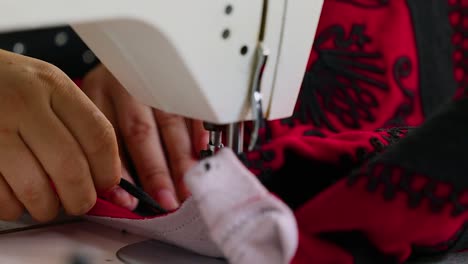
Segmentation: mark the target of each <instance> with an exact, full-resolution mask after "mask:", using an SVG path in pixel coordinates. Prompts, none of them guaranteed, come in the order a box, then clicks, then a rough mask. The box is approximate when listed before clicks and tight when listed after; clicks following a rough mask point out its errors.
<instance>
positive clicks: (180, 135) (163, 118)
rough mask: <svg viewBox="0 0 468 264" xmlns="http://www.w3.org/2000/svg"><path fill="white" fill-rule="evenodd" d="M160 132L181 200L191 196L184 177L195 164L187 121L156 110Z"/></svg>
mask: <svg viewBox="0 0 468 264" xmlns="http://www.w3.org/2000/svg"><path fill="white" fill-rule="evenodd" d="M154 115H155V117H156V122H157V124H158V128H159V131H160V133H161V135H162V138H163V140H164V145H165V146H166V150H167V153H168V156H169V164H170V169H171V175H172V178H173V181H174V183H175V185H176V190H177V192H178V196H179V199H181V200H185V199H186V198H187V197H188V196H189V194H190V193H189V191H188V189H187V188H186V186H185V184H184V181H183V176H184V174H185V173H186V172H187V171H188V170H189V169H190V168H191V167H192V166H193V165H194V164H195V162H196V161H195V159H194V157H193V148H192V143H191V140H190V135H189V131H188V129H187V126H186V124H185V120H184V118H183V117H181V116H177V115H173V114H169V113H166V112H163V111H160V110H154Z"/></svg>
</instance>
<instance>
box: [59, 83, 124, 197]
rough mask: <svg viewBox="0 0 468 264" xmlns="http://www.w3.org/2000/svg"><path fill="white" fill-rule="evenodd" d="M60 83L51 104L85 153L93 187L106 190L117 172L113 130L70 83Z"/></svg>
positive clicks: (115, 181)
mask: <svg viewBox="0 0 468 264" xmlns="http://www.w3.org/2000/svg"><path fill="white" fill-rule="evenodd" d="M63 86H64V87H61V89H59V88H56V89H55V90H54V92H53V94H52V97H51V107H52V109H53V111H54V112H55V114H56V115H57V117H58V118H59V119H60V120H61V121H62V123H63V124H64V125H65V126H66V127H67V128H68V130H69V131H70V132H71V133H72V135H73V137H74V138H75V139H76V140H77V142H78V143H79V145H80V147H81V149H82V150H83V152H84V154H85V155H86V158H87V160H88V163H89V166H90V170H91V173H92V176H93V180H94V183H95V187H96V188H97V189H98V190H99V191H104V190H109V189H111V188H113V187H114V186H116V185H117V184H118V182H119V179H120V176H121V175H120V159H119V151H118V145H117V138H116V135H115V130H114V128H113V127H112V124H111V123H110V122H109V121H108V119H107V118H106V117H105V116H104V114H103V113H102V112H101V111H99V109H98V108H97V107H96V106H95V105H94V104H93V103H92V102H91V100H89V98H88V97H87V96H86V95H85V94H84V93H83V92H82V91H81V90H80V89H79V88H78V87H76V86H75V85H74V83H72V82H71V81H70V82H66V83H65V84H63Z"/></svg>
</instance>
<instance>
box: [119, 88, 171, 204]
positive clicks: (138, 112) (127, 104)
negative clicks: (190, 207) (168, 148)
mask: <svg viewBox="0 0 468 264" xmlns="http://www.w3.org/2000/svg"><path fill="white" fill-rule="evenodd" d="M114 104H115V106H116V108H115V109H116V112H117V119H118V123H119V127H120V129H121V132H122V136H123V140H124V142H125V144H126V147H127V149H128V152H129V154H130V156H131V159H132V161H133V163H134V165H135V168H136V171H137V173H138V177H139V180H140V182H141V184H142V186H143V189H144V190H145V191H146V192H147V193H149V194H150V195H151V196H152V197H153V198H154V199H156V201H158V202H159V203H160V204H161V206H162V207H163V208H165V209H167V210H174V209H176V208H177V207H178V206H179V202H178V200H177V198H176V195H175V189H174V185H173V184H172V180H171V177H170V171H169V168H168V166H167V163H166V158H165V155H164V151H163V148H162V145H161V142H160V140H159V135H158V130H157V127H156V123H155V121H154V117H153V113H152V111H151V109H150V108H149V107H147V106H144V105H142V104H140V103H139V102H137V101H136V100H135V99H133V98H132V97H130V95H128V94H127V93H126V92H125V91H124V90H123V89H120V90H119V92H116V93H115V94H114Z"/></svg>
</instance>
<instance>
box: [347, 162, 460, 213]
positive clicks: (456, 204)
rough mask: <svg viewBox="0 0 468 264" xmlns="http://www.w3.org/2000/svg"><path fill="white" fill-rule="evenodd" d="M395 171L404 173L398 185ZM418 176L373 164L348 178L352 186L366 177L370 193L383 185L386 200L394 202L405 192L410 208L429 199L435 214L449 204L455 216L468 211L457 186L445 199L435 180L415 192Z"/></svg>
mask: <svg viewBox="0 0 468 264" xmlns="http://www.w3.org/2000/svg"><path fill="white" fill-rule="evenodd" d="M395 171H401V172H402V173H401V177H400V178H399V179H398V182H397V183H395V182H393V181H392V175H393V173H394V172H395ZM416 176H417V174H416V173H414V172H411V171H408V170H403V169H402V168H396V167H390V166H385V164H380V163H371V164H369V165H368V166H366V167H364V168H363V169H360V170H359V171H357V172H355V173H352V174H351V176H350V177H349V178H348V184H349V185H350V186H351V185H353V184H354V183H355V182H356V181H357V180H358V179H359V178H361V177H366V178H367V190H368V191H369V192H376V191H377V189H378V187H379V186H380V185H382V186H383V187H384V192H383V197H384V198H385V199H386V200H392V199H393V198H394V197H395V195H396V193H397V192H398V191H403V192H405V193H406V194H407V195H408V206H409V207H410V208H416V207H418V206H419V205H420V204H421V202H422V200H423V199H427V200H428V201H429V205H430V208H431V210H432V212H434V213H437V212H440V211H441V210H442V208H443V206H444V205H445V204H447V203H451V204H452V205H453V210H452V215H453V216H458V215H460V214H461V213H463V212H465V211H466V210H467V209H468V205H462V204H461V203H460V201H459V199H458V197H459V195H460V192H459V191H458V190H456V187H455V186H453V188H454V190H453V191H451V192H450V194H449V195H447V196H445V197H440V196H437V195H436V194H435V192H436V186H437V184H438V183H439V182H438V181H437V180H434V179H428V181H427V183H425V184H424V187H423V188H422V189H421V190H414V189H413V188H412V187H411V186H412V182H413V181H414V179H415V178H416Z"/></svg>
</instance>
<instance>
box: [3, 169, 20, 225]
mask: <svg viewBox="0 0 468 264" xmlns="http://www.w3.org/2000/svg"><path fill="white" fill-rule="evenodd" d="M23 212H24V207H23V205H22V204H21V202H20V201H18V199H16V197H15V194H14V193H13V191H12V190H11V188H10V187H9V186H8V184H7V182H6V181H5V179H4V178H3V175H1V174H0V220H2V221H16V220H17V219H18V218H20V217H21V216H22V215H23Z"/></svg>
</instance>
